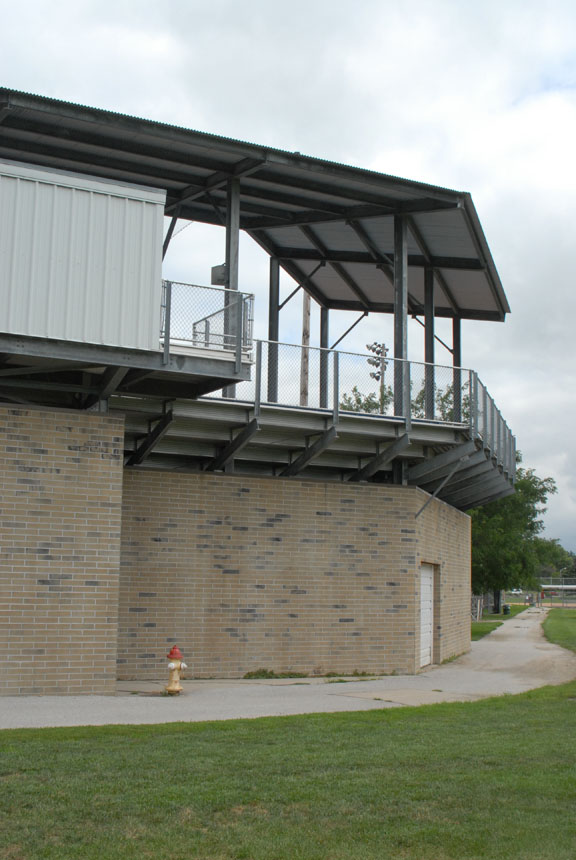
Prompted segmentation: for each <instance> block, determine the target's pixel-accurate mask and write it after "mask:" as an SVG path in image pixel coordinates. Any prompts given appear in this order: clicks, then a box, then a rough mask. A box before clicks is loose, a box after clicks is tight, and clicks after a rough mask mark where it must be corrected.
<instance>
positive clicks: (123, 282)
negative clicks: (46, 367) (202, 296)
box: [0, 162, 165, 349]
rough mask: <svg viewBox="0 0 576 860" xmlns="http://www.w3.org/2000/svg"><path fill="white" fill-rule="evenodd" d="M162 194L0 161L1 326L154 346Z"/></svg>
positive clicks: (156, 340) (157, 319)
mask: <svg viewBox="0 0 576 860" xmlns="http://www.w3.org/2000/svg"><path fill="white" fill-rule="evenodd" d="M19 170H20V173H21V174H22V175H21V176H19V175H18V172H19ZM50 180H51V181H50ZM83 185H84V186H85V187H82V186H83ZM164 197H165V195H164V193H163V192H158V191H156V190H153V189H150V190H147V189H138V188H135V189H131V187H130V186H125V185H114V184H110V185H107V184H106V183H103V182H101V181H99V180H92V179H91V178H87V177H76V176H73V175H67V174H63V173H61V172H58V171H54V172H53V173H51V172H49V171H46V170H37V169H35V168H29V167H26V166H23V165H14V164H5V163H2V162H0V299H1V301H0V329H1V330H2V331H5V332H9V333H13V334H22V335H32V336H35V337H49V338H58V339H62V340H69V341H80V342H86V343H102V344H107V345H110V346H121V347H127V348H135V349H158V347H159V328H160V299H161V278H162V274H161V267H162V231H163V214H164V206H163V201H164Z"/></svg>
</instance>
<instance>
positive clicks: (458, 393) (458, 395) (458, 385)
mask: <svg viewBox="0 0 576 860" xmlns="http://www.w3.org/2000/svg"><path fill="white" fill-rule="evenodd" d="M452 402H453V404H454V421H455V422H456V423H460V422H461V421H462V370H461V368H460V367H455V368H454V370H453V375H452Z"/></svg>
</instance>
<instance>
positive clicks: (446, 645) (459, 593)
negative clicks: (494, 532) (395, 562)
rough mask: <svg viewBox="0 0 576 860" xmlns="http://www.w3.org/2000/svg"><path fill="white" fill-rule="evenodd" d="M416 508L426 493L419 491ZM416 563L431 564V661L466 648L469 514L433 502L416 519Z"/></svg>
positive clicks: (450, 655)
mask: <svg viewBox="0 0 576 860" xmlns="http://www.w3.org/2000/svg"><path fill="white" fill-rule="evenodd" d="M417 493H418V496H419V508H421V507H422V505H424V504H425V502H426V501H427V499H428V498H429V497H428V495H427V494H426V493H424V492H422V491H420V490H418V491H417ZM416 522H417V524H418V538H419V540H418V550H417V563H418V564H421V563H423V562H428V563H429V564H434V565H435V567H436V571H435V583H434V584H435V589H434V662H435V663H441V662H442V661H443V660H446V659H448V658H449V657H453V656H454V655H456V654H462V653H464V652H465V651H468V649H469V648H470V594H471V590H470V552H471V549H470V547H471V533H470V517H469V516H468V515H467V514H463V513H462V512H461V511H458V510H456V508H453V507H451V506H450V505H447V504H445V503H444V502H439V501H433V502H431V503H430V504H429V505H428V506H427V508H426V509H425V510H424V511H423V513H422V514H421V515H420V516H419V517H418V518H417V520H416Z"/></svg>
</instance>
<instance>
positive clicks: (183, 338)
mask: <svg viewBox="0 0 576 860" xmlns="http://www.w3.org/2000/svg"><path fill="white" fill-rule="evenodd" d="M253 308H254V297H253V296H252V295H251V294H250V293H241V292H238V291H237V290H225V289H222V288H219V287H202V286H198V285H196V284H183V283H178V282H175V281H163V282H162V317H161V320H162V322H161V331H160V340H161V343H162V344H163V345H164V351H165V354H166V355H167V354H168V353H169V351H170V350H174V349H178V348H179V347H180V348H186V349H189V348H200V349H209V350H218V351H227V352H233V353H235V354H236V355H237V356H239V357H242V359H243V360H250V359H251V350H252V331H253V321H254V314H253Z"/></svg>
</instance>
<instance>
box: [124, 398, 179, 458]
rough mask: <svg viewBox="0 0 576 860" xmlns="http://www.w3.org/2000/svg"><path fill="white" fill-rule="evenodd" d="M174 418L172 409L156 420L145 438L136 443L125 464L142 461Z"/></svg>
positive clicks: (166, 430)
mask: <svg viewBox="0 0 576 860" xmlns="http://www.w3.org/2000/svg"><path fill="white" fill-rule="evenodd" d="M173 420H174V413H173V412H172V410H170V411H169V412H167V413H166V414H165V415H163V416H162V418H161V419H160V420H159V421H158V423H157V424H156V426H155V427H154V429H153V430H151V431H150V433H149V434H148V435H147V436H146V438H145V439H144V440H143V441H142V442H141V443H140V445H138V447H137V448H136V450H135V451H134V453H133V454H131V455H130V456H129V457H128V459H127V461H126V466H138V465H139V464H140V463H143V462H144V460H145V459H146V458H147V457H148V456H149V454H151V453H152V450H153V448H154V447H155V446H156V445H157V444H158V442H160V440H161V439H162V437H163V436H164V435H165V434H166V433H167V432H168V428H169V427H170V424H171V423H172V421H173Z"/></svg>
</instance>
